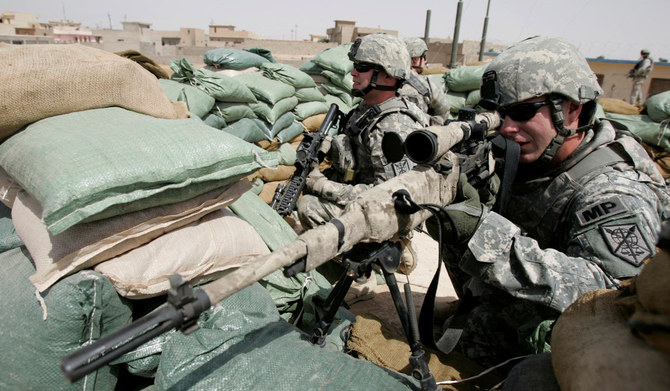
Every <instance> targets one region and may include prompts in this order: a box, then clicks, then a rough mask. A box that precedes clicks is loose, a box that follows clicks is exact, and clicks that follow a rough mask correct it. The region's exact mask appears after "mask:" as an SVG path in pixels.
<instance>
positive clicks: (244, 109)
mask: <svg viewBox="0 0 670 391" xmlns="http://www.w3.org/2000/svg"><path fill="white" fill-rule="evenodd" d="M256 103H258V102H256ZM256 103H229V102H216V105H214V108H213V109H212V114H214V115H216V116H219V117H221V119H223V120H224V121H226V123H228V124H232V123H233V122H235V121H239V120H241V119H242V118H249V119H256V118H258V116H257V115H256V113H254V111H253V110H252V109H251V107H250V106H249V105H254V104H256Z"/></svg>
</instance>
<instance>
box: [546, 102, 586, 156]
mask: <svg viewBox="0 0 670 391" xmlns="http://www.w3.org/2000/svg"><path fill="white" fill-rule="evenodd" d="M549 101H550V102H551V104H550V107H551V120H552V122H553V123H554V127H555V128H556V136H554V138H553V139H552V140H551V142H550V143H549V145H548V146H547V149H545V150H544V152H543V153H542V155H541V156H540V158H539V159H538V163H539V164H541V165H548V164H549V163H550V162H551V161H552V160H553V159H554V156H556V152H558V150H559V149H560V148H561V146H562V145H563V143H564V142H565V139H566V138H568V137H570V136H573V135H575V134H577V133H579V132H584V131H586V130H587V129H588V128H589V127H590V125H585V126H581V127H578V128H577V129H568V128H566V127H565V126H564V124H565V116H564V115H563V98H562V97H560V96H550V97H549Z"/></svg>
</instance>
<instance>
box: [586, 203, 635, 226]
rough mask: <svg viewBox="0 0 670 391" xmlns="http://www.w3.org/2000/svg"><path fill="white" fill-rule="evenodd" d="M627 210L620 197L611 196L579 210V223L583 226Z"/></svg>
mask: <svg viewBox="0 0 670 391" xmlns="http://www.w3.org/2000/svg"><path fill="white" fill-rule="evenodd" d="M625 211H626V208H625V207H624V206H623V203H622V202H621V200H620V199H619V197H611V198H608V199H606V200H602V201H599V202H598V203H596V204H593V205H590V206H587V207H586V208H584V209H581V210H579V211H577V219H578V220H579V225H581V226H582V227H583V226H585V225H587V224H593V223H595V222H596V221H600V220H602V219H604V218H607V217H610V216H614V215H616V214H619V213H622V212H625Z"/></svg>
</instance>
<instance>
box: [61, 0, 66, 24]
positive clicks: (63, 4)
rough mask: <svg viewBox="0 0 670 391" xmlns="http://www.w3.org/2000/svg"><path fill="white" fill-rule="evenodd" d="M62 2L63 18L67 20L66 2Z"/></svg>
mask: <svg viewBox="0 0 670 391" xmlns="http://www.w3.org/2000/svg"><path fill="white" fill-rule="evenodd" d="M61 4H62V6H63V20H64V21H66V20H67V16H65V3H61Z"/></svg>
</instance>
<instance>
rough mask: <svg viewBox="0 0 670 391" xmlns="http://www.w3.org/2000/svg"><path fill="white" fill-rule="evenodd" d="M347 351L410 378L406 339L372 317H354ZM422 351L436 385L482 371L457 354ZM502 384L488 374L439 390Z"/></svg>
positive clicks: (480, 387) (471, 388)
mask: <svg viewBox="0 0 670 391" xmlns="http://www.w3.org/2000/svg"><path fill="white" fill-rule="evenodd" d="M347 349H349V350H351V351H353V352H355V353H356V354H357V356H358V358H360V359H363V360H368V361H372V362H373V363H375V364H377V365H381V366H383V367H386V368H391V369H393V370H396V371H398V372H402V373H405V374H408V375H409V374H411V371H412V369H413V368H412V366H411V365H410V364H409V357H410V355H411V354H412V350H411V348H410V347H409V345H408V343H407V340H406V338H405V337H404V336H399V335H396V334H395V333H393V332H392V331H390V329H389V328H388V327H386V326H385V325H384V324H383V323H382V322H381V321H380V320H379V319H376V318H375V317H374V316H373V315H366V317H362V316H356V322H355V323H354V325H353V327H352V329H351V333H350V337H349V340H348V341H347ZM424 350H425V352H426V359H427V360H428V369H430V373H431V374H432V375H433V377H434V378H435V380H436V381H443V380H456V379H466V378H468V377H471V376H474V375H477V374H479V373H481V372H482V371H484V370H485V368H482V367H480V366H479V365H477V364H476V363H474V362H473V361H471V360H469V359H468V358H466V357H464V356H463V355H462V354H460V353H458V352H451V353H449V354H448V355H444V354H438V353H436V352H434V351H430V350H428V349H424ZM501 380H502V379H500V378H499V377H498V376H496V375H494V374H487V375H484V376H483V377H481V378H479V379H477V380H476V381H470V382H464V383H460V384H457V385H442V386H441V387H443V388H442V389H446V390H482V389H486V390H487V389H489V388H491V387H493V386H494V385H495V384H497V383H499V382H500V381H501Z"/></svg>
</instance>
